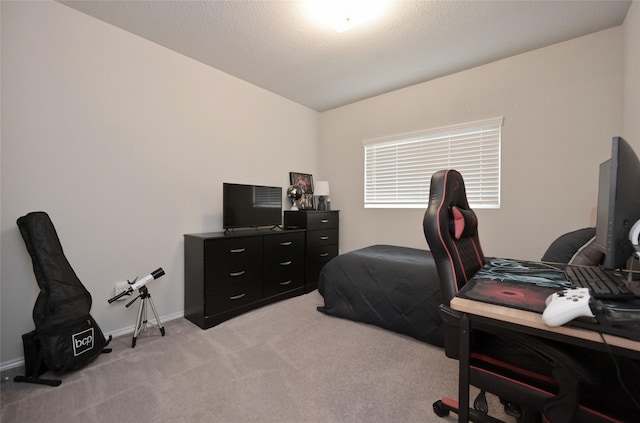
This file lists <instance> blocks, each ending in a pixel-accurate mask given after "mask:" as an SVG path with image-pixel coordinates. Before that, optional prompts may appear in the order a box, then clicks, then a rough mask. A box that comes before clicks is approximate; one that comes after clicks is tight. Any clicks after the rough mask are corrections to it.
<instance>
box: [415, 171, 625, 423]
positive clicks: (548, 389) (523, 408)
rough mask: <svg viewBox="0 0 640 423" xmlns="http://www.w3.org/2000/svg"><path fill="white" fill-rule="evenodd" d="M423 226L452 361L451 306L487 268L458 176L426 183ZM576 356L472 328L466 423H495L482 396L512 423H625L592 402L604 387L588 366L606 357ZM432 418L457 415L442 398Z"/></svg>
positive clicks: (595, 367)
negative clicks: (495, 400)
mask: <svg viewBox="0 0 640 423" xmlns="http://www.w3.org/2000/svg"><path fill="white" fill-rule="evenodd" d="M423 227H424V233H425V237H426V239H427V243H428V244H429V248H430V250H431V253H432V254H433V257H434V259H435V261H436V266H437V269H438V275H439V278H440V284H441V292H442V305H441V307H440V311H441V315H442V317H443V320H444V322H445V333H446V337H445V354H446V355H447V357H449V358H454V359H458V357H459V355H460V342H459V340H460V335H459V327H460V319H461V314H460V313H458V312H456V311H455V310H453V309H451V308H450V307H449V303H450V301H451V299H452V298H453V297H454V296H455V295H456V293H457V292H458V291H459V290H460V289H461V288H462V287H463V286H464V285H465V284H466V283H467V282H468V281H469V280H470V279H471V278H472V277H473V276H474V274H475V273H476V272H477V271H478V270H479V269H480V268H481V267H482V266H483V265H484V263H485V257H484V254H483V251H482V248H481V245H480V241H479V236H478V221H477V217H476V215H475V213H474V211H473V210H472V209H471V208H470V207H469V204H468V202H467V197H466V191H465V185H464V180H463V178H462V175H461V174H460V173H459V172H457V171H455V170H443V171H439V172H436V173H435V174H434V175H433V176H432V178H431V191H430V196H429V206H428V208H427V211H426V213H425V216H424V221H423ZM580 352H581V351H579V350H576V348H574V347H570V346H567V345H565V344H561V343H559V342H553V341H550V340H547V339H542V338H539V337H535V336H530V335H525V334H521V333H515V332H514V331H509V330H506V329H499V328H492V327H486V328H485V327H482V330H478V329H477V328H475V327H474V329H473V331H472V332H471V340H470V346H469V354H470V369H469V380H470V384H471V385H472V386H475V387H476V388H478V389H479V390H480V394H479V395H478V397H477V398H476V399H475V401H474V408H473V409H469V416H470V420H472V421H476V422H484V421H490V422H494V421H496V420H495V419H493V418H492V417H490V416H489V414H488V409H487V402H486V397H485V392H489V393H492V394H494V395H496V396H497V397H499V398H500V400H501V402H502V404H503V405H504V407H505V412H506V413H507V414H508V415H512V416H515V417H516V419H517V421H518V422H538V421H548V422H563V423H564V422H573V421H581V422H582V421H584V422H614V421H626V419H625V417H624V410H618V409H617V407H616V409H614V413H613V414H614V415H615V414H618V415H617V416H615V417H609V414H608V413H605V412H602V411H600V410H601V408H600V407H599V406H600V405H602V404H598V403H597V395H593V389H592V388H593V387H595V386H596V385H597V384H599V383H602V381H603V379H602V378H603V371H602V369H603V367H602V363H597V361H594V357H595V358H603V357H604V359H609V358H610V357H608V356H607V355H605V354H603V355H598V354H595V355H594V356H590V355H587V354H581V353H580ZM604 368H606V367H604ZM636 383H637V381H636ZM601 389H602V388H601ZM584 392H590V393H591V394H592V395H591V398H592V399H593V400H592V403H595V404H596V406H593V404H592V405H586V404H585V403H583V402H581V400H582V399H583V398H582V397H583V393H584ZM461 406H465V407H466V406H468V405H465V404H461ZM604 408H611V407H604ZM434 411H435V412H436V414H437V415H439V416H441V417H442V416H445V415H448V414H449V413H450V412H455V413H458V412H459V405H458V404H457V401H454V400H452V399H448V398H443V399H441V400H438V401H436V402H435V403H434ZM607 411H610V410H607Z"/></svg>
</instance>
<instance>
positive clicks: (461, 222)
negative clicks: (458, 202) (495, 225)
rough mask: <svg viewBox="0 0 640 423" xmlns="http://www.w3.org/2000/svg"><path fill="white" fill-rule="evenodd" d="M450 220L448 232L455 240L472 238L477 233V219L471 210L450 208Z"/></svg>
mask: <svg viewBox="0 0 640 423" xmlns="http://www.w3.org/2000/svg"><path fill="white" fill-rule="evenodd" d="M449 210H450V213H451V219H450V220H449V231H450V232H451V236H453V237H454V238H455V239H460V238H462V237H468V236H474V235H475V234H476V233H477V232H478V218H477V217H476V214H475V212H474V211H473V210H471V209H463V208H460V207H457V206H451V207H450V209H449Z"/></svg>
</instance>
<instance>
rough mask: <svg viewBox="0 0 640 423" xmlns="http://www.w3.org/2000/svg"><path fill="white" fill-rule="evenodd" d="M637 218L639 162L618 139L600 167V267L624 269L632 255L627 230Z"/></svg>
mask: <svg viewBox="0 0 640 423" xmlns="http://www.w3.org/2000/svg"><path fill="white" fill-rule="evenodd" d="M638 219H640V160H638V156H636V153H635V152H634V151H633V149H632V148H631V146H630V145H629V144H628V143H627V142H626V141H625V140H624V139H623V138H621V137H614V138H613V140H612V150H611V158H610V159H609V160H607V161H606V162H604V163H602V164H600V181H599V186H598V206H597V217H596V240H595V245H596V248H597V249H598V250H600V251H602V252H603V253H604V262H603V264H602V267H604V268H605V269H607V270H614V269H624V268H625V267H626V263H627V260H628V259H629V258H630V257H631V256H632V255H633V251H634V250H633V247H632V245H631V242H630V241H629V230H630V229H631V227H632V226H633V224H634V223H636V221H637V220H638Z"/></svg>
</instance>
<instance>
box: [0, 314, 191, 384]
mask: <svg viewBox="0 0 640 423" xmlns="http://www.w3.org/2000/svg"><path fill="white" fill-rule="evenodd" d="M182 317H184V310H183V311H179V312H177V313H173V314H168V315H166V316H162V317H160V320H162V322H163V323H165V322H170V321H171V320H176V319H180V318H182ZM149 324H153V325H155V324H156V321H155V319H154V320H149ZM135 329H136V328H135V324H133V325H131V326H127V327H125V328H121V329H117V330H115V331H111V332H109V333H105V334H104V335H105V336H106V337H107V338H108V337H109V335H111V336H113V337H114V338H115V337H118V336H122V335H128V334H130V333H133V332H134V331H135ZM20 366H24V356H23V357H22V358H16V359H14V360H9V361H5V362H2V363H0V372H4V371H7V370H11V369H15V368H16V367H20Z"/></svg>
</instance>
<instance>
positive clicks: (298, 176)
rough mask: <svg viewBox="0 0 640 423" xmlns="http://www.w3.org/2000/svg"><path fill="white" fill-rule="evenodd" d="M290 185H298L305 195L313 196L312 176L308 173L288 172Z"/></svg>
mask: <svg viewBox="0 0 640 423" xmlns="http://www.w3.org/2000/svg"><path fill="white" fill-rule="evenodd" d="M289 180H290V181H291V185H299V186H301V187H302V189H303V191H304V193H305V194H313V175H311V174H310V173H301V172H289Z"/></svg>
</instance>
